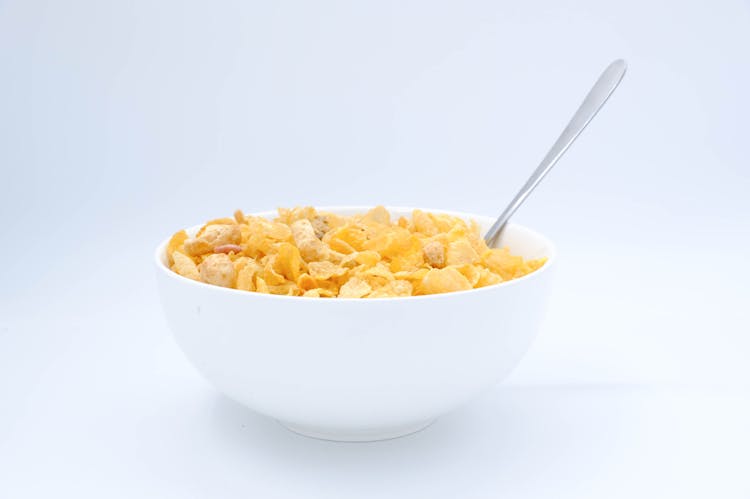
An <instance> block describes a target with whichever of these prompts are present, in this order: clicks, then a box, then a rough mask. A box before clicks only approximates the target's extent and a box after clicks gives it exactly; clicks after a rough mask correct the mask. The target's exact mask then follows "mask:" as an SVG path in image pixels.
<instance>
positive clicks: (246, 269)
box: [167, 206, 546, 298]
mask: <svg viewBox="0 0 750 499" xmlns="http://www.w3.org/2000/svg"><path fill="white" fill-rule="evenodd" d="M167 259H168V264H169V266H170V268H171V269H172V270H173V271H174V272H176V273H178V274H180V275H182V276H184V277H187V278H189V279H193V280H196V281H201V282H205V283H209V284H214V285H217V286H223V287H229V288H235V289H239V290H243V291H251V292H257V293H269V294H276V295H288V296H304V297H313V298H330V297H339V298H392V297H405V296H416V295H427V294H436V293H449V292H454V291H464V290H469V289H474V288H481V287H485V286H491V285H494V284H499V283H502V282H505V281H508V280H511V279H516V278H518V277H522V276H524V275H526V274H529V273H531V272H534V271H535V270H537V269H538V268H540V267H541V266H542V265H544V263H545V262H546V259H545V258H541V259H538V260H525V259H524V258H522V257H520V256H517V255H512V254H511V253H510V250H508V248H501V249H494V248H488V247H487V245H486V244H485V242H484V240H483V239H482V237H481V230H480V228H479V225H478V224H477V223H476V222H474V221H471V222H468V223H467V222H466V221H464V220H463V219H461V218H458V217H454V216H451V215H444V214H438V213H427V212H424V211H421V210H414V212H413V213H412V216H411V217H410V218H409V217H399V218H398V219H397V220H396V219H392V218H391V214H390V213H389V212H388V210H386V209H385V208H384V207H382V206H378V207H376V208H373V209H372V210H370V211H368V212H367V213H363V214H359V215H352V216H342V215H336V214H333V213H322V212H318V211H317V210H315V209H314V208H312V207H301V208H293V209H285V208H281V209H279V214H278V217H277V218H276V219H275V220H269V219H266V218H262V217H256V216H252V215H245V214H244V213H243V212H242V211H241V210H237V211H235V213H234V217H233V218H219V219H215V220H212V221H210V222H208V223H207V224H206V225H204V226H203V227H202V228H201V229H200V230H199V231H198V232H197V233H196V235H195V236H194V237H188V234H187V233H186V232H185V231H180V232H177V233H176V234H175V235H174V236H172V238H171V239H170V240H169V243H168V244H167Z"/></svg>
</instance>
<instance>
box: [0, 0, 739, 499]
mask: <svg viewBox="0 0 750 499" xmlns="http://www.w3.org/2000/svg"><path fill="white" fill-rule="evenodd" d="M749 26H750V13H749V9H748V6H747V4H746V3H742V2H740V1H720V2H711V3H710V5H709V4H708V3H706V2H660V3H654V2H645V1H634V2H618V3H612V2H597V1H594V0H590V1H582V2H575V4H572V3H571V4H570V5H567V6H566V5H562V4H561V3H559V2H551V1H545V0H538V1H532V2H523V3H520V2H490V1H487V0H476V1H471V0H470V1H468V2H462V3H461V4H460V6H459V4H456V3H449V2H445V3H443V2H427V1H426V0H421V1H420V0H417V1H414V2H356V3H352V2H349V3H347V2H341V3H334V2H327V1H323V2H314V3H305V2H283V1H282V2H267V3H257V4H253V3H248V2H236V3H222V4H216V3H214V4H211V5H209V4H206V3H203V2H190V1H188V2H172V1H165V2H158V3H155V2H146V1H134V2H118V3H112V2H109V3H102V2H94V1H92V0H79V1H70V2H41V1H33V0H32V1H20V0H11V1H8V0H6V1H4V2H0V67H2V68H3V74H2V78H0V169H2V170H1V173H2V177H1V178H2V181H0V227H2V228H3V231H2V236H0V237H2V240H1V241H2V244H0V260H1V261H2V262H4V266H3V274H2V278H0V463H1V464H2V466H1V467H0V497H5V496H9V497H50V496H54V497H76V498H81V497H101V496H102V495H106V496H108V497H116V496H118V495H119V496H121V497H132V496H133V495H135V494H136V493H137V494H138V495H140V496H144V497H146V496H152V497H153V496H160V497H163V496H168V497H169V496H173V497H186V496H187V497H191V496H193V497H216V496H226V497H232V496H248V495H258V496H260V497H262V496H263V495H266V496H274V497H284V496H287V497H294V496H297V497H298V496H300V495H307V496H315V495H318V496H324V497H336V496H337V495H338V496H339V497H351V496H352V495H357V496H364V497H366V496H367V495H368V494H369V495H370V496H375V495H378V494H380V495H387V496H390V497H399V496H401V497H414V496H418V495H420V493H425V494H424V495H427V493H430V492H432V494H430V495H431V496H432V497H440V496H441V495H442V496H443V497H453V496H455V495H460V494H461V493H463V495H465V496H476V497H497V496H500V495H503V494H505V495H509V496H514V497H523V496H524V495H526V496H529V497H538V496H540V495H554V496H562V497H566V496H567V497H587V496H588V497H602V496H606V497H612V496H615V497H616V496H618V495H620V496H622V497H665V496H669V495H675V496H680V497H689V496H691V495H692V496H694V497H706V496H716V497H747V495H748V493H747V478H746V475H747V473H746V470H747V468H748V465H747V464H748V461H749V460H748V455H747V449H748V432H749V431H750V430H748V425H747V423H746V422H745V421H747V419H748V407H747V405H748V390H749V389H750V388H749V385H750V382H749V379H750V363H748V362H747V359H748V358H749V357H750V334H748V331H750V318H749V317H748V314H749V312H748V307H747V305H746V304H747V301H748V295H749V294H750V291H749V286H748V284H747V283H748V282H750V263H749V262H748V258H747V247H748V244H749V243H750V230H749V227H748V226H749V225H750V224H749V222H748V220H750V202H749V201H748V195H747V193H748V192H750V190H749V188H750V168H748V160H747V151H746V149H747V148H746V142H747V117H748V116H750V102H749V100H748V94H747V91H746V89H747V88H750V52H748V51H747V47H748V46H750V29H748V27H749ZM615 57H623V58H625V59H627V60H628V62H629V68H630V69H629V72H628V75H627V76H626V77H625V80H624V81H623V84H622V85H621V87H620V88H619V89H618V91H617V92H616V94H615V95H614V96H613V98H612V100H611V101H610V102H609V103H608V104H607V106H606V108H605V109H604V110H603V111H602V113H601V114H600V115H599V116H598V117H597V118H596V120H595V121H594V122H593V123H592V125H591V127H590V129H588V130H586V132H584V134H583V135H582V137H581V138H580V139H579V141H578V142H577V143H576V145H575V146H573V148H572V149H571V151H569V153H568V154H567V155H566V157H565V158H564V159H563V160H562V162H561V163H560V164H559V165H558V166H557V167H556V169H555V171H554V172H552V173H551V175H550V177H549V178H547V179H546V180H545V181H544V183H543V184H542V185H541V186H540V187H539V189H538V190H537V191H536V192H535V193H534V194H533V196H532V198H531V199H530V200H529V202H528V204H527V205H525V206H524V207H523V208H522V209H521V210H520V211H519V213H518V214H517V216H516V220H517V221H518V222H520V223H523V224H525V225H529V226H531V227H533V228H535V229H537V230H539V231H540V232H542V233H544V234H546V235H548V236H550V237H551V238H552V239H553V240H554V241H555V242H556V243H557V245H558V249H559V251H560V257H561V259H560V267H559V269H558V270H559V272H558V273H557V276H556V284H555V288H554V290H553V295H552V303H551V307H550V311H549V314H548V317H547V320H546V323H545V326H544V328H543V329H542V331H541V335H540V337H539V338H538V341H537V342H536V343H535V344H534V346H533V347H532V350H531V351H530V353H529V355H528V356H527V357H526V358H525V360H524V362H523V363H522V364H521V366H520V367H519V369H518V370H517V371H516V372H515V373H514V375H513V376H512V378H511V380H510V381H509V383H508V384H507V385H506V388H504V389H502V388H498V389H497V390H495V391H493V392H492V393H490V394H488V396H487V397H485V398H483V399H481V400H479V401H477V402H476V403H475V404H473V405H471V406H469V407H467V408H466V409H465V410H464V411H462V412H460V413H457V414H455V415H453V416H451V418H450V419H446V420H444V421H441V422H439V423H438V424H436V425H435V426H433V427H431V428H428V429H427V430H426V431H425V432H423V433H420V434H418V435H415V436H414V437H413V438H411V439H405V440H400V441H394V442H386V443H382V444H376V446H374V447H369V446H345V445H344V446H337V445H335V444H325V443H320V442H314V441H310V440H305V439H303V438H302V437H298V436H295V435H292V434H289V433H288V432H286V431H285V430H283V429H281V428H278V427H277V426H276V425H275V424H273V423H270V422H268V421H266V420H264V419H260V418H258V417H255V416H253V415H250V414H247V413H244V412H242V411H239V410H237V409H236V407H234V406H232V405H231V404H229V403H227V402H222V401H221V399H219V398H217V396H216V395H215V392H213V391H212V390H211V389H210V388H208V387H207V386H206V385H203V384H202V382H201V381H200V379H199V377H198V376H197V374H195V373H194V372H193V371H192V369H191V368H190V367H189V366H188V364H187V362H186V361H185V360H184V359H182V357H181V354H180V352H179V351H178V349H177V348H176V347H175V345H174V344H173V343H172V341H171V339H170V338H169V335H168V332H167V331H166V327H165V324H164V322H163V320H162V318H161V315H160V313H159V310H158V304H157V298H156V292H155V286H154V282H153V276H152V269H151V261H150V256H151V250H152V248H153V247H154V245H155V244H156V243H157V242H158V241H159V240H161V239H162V238H163V237H165V236H166V235H168V233H170V232H171V231H172V230H174V229H175V228H176V227H180V226H183V225H186V224H189V223H192V222H194V221H195V220H200V219H203V218H206V217H209V216H213V215H222V214H226V213H229V212H231V211H232V210H233V209H234V208H235V207H237V206H243V207H247V208H248V209H253V210H262V209H268V208H273V207H274V206H277V205H289V204H293V203H317V204H323V203H325V204H347V203H357V204H368V203H387V204H393V205H424V206H437V207H441V206H442V207H445V208H448V209H456V210H463V211H470V212H477V213H487V214H491V213H495V212H498V211H499V210H500V209H501V207H502V205H503V204H504V203H505V202H506V200H507V199H509V198H510V196H512V194H513V193H514V192H515V190H516V189H517V188H518V186H519V185H520V184H521V183H522V182H523V180H524V179H525V177H526V176H527V175H528V173H529V172H530V171H531V169H532V168H533V167H534V166H535V165H536V163H537V161H538V159H539V158H541V156H542V155H543V154H544V151H546V149H547V147H548V146H549V144H550V143H551V142H552V140H554V138H555V137H556V136H557V134H558V133H559V131H560V129H561V128H562V127H563V125H564V123H565V122H566V121H567V119H568V117H569V115H570V114H571V113H572V112H573V110H574V109H575V107H576V106H577V104H578V101H579V99H581V98H582V97H583V95H584V93H585V90H586V89H587V88H588V87H589V85H590V84H591V83H592V82H593V81H594V79H595V78H596V76H597V74H598V73H599V72H600V71H601V69H602V68H603V67H604V66H605V65H606V64H607V63H608V62H609V61H610V60H611V59H614V58H615ZM50 255H54V257H51V256H50ZM613 319H614V320H613ZM634 385H635V386H638V387H640V388H626V387H628V386H634ZM589 386H590V387H592V388H591V389H588V388H581V387H589ZM243 425H244V427H243Z"/></svg>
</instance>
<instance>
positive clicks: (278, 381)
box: [156, 207, 555, 441]
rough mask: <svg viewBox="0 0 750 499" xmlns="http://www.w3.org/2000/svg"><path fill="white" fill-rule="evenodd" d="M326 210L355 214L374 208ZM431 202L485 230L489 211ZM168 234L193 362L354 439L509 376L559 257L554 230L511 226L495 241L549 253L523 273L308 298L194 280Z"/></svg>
mask: <svg viewBox="0 0 750 499" xmlns="http://www.w3.org/2000/svg"><path fill="white" fill-rule="evenodd" d="M321 209H322V210H324V211H328V212H333V213H339V214H344V215H350V214H354V213H363V212H365V211H367V210H368V207H329V208H321ZM389 210H390V211H391V213H392V214H394V215H396V216H398V215H409V214H410V213H411V211H412V209H411V208H389ZM428 211H433V212H441V213H448V214H451V215H456V216H460V217H462V218H464V219H467V220H468V219H474V220H476V221H477V222H479V224H480V225H481V226H482V228H483V230H486V229H487V228H488V227H489V226H490V225H491V223H492V221H493V220H492V219H491V218H489V217H484V216H479V215H472V214H467V213H454V212H447V211H442V210H428ZM256 215H258V216H266V217H273V216H274V215H275V212H265V213H258V214H256ZM166 244H167V241H164V242H163V243H162V244H161V245H159V247H158V248H157V250H156V269H157V281H158V287H159V292H160V295H161V301H162V305H163V307H164V313H165V315H166V318H167V321H168V323H169V326H170V327H171V329H172V331H173V333H174V336H175V338H176V340H177V343H178V344H179V345H180V347H181V348H182V350H183V351H184V352H185V355H187V357H188V358H189V359H190V361H191V362H192V363H193V365H194V366H195V367H196V368H197V369H198V371H200V372H201V374H203V376H205V377H206V378H207V379H208V380H209V381H210V382H211V383H212V384H213V385H214V386H215V387H216V388H217V389H218V390H219V391H221V392H223V393H224V394H226V395H227V396H228V397H230V398H232V399H234V400H236V401H238V402H240V403H242V404H244V405H245V406H247V407H249V408H251V409H253V410H255V411H257V412H260V413H263V414H266V415H268V416H270V417H272V418H276V419H277V420H279V421H280V422H281V423H282V424H284V425H285V426H287V427H288V428H289V429H291V430H293V431H295V432H298V433H302V434H304V435H308V436H313V437H318V438H325V439H331V440H349V441H368V440H381V439H386V438H393V437H397V436H401V435H406V434H409V433H413V432H415V431H417V430H420V429H422V428H424V427H426V426H427V425H429V424H430V423H431V422H432V421H433V420H434V419H435V418H436V417H438V416H440V415H441V414H444V413H446V412H448V411H450V410H452V409H455V408H457V407H458V406H460V405H462V404H464V403H465V402H467V401H468V400H470V399H471V398H472V397H475V396H476V395H477V394H478V393H480V392H482V391H483V390H486V389H487V388H489V387H491V386H492V385H493V384H495V383H497V382H498V381H499V380H501V379H502V378H504V377H505V376H507V374H508V373H509V372H510V371H511V370H512V369H513V368H514V367H515V366H516V364H518V362H519V360H520V359H521V357H522V356H523V355H524V353H525V352H526V350H527V349H528V348H529V345H530V344H531V342H532V340H533V339H534V337H535V336H536V331H537V325H538V323H539V320H540V318H541V316H542V313H543V311H544V308H545V303H546V295H547V293H546V290H547V283H548V281H549V278H550V275H551V274H550V269H551V268H552V266H553V265H554V264H555V250H554V247H553V245H552V243H551V242H550V241H549V240H547V239H546V238H545V237H543V236H541V235H540V234H538V233H536V232H534V231H532V230H530V229H527V228H525V227H522V226H519V225H509V226H508V227H506V229H505V230H504V232H503V234H502V237H501V240H500V242H499V245H500V246H505V245H507V246H509V247H510V249H511V251H512V252H513V253H515V254H519V255H521V256H523V257H525V258H539V257H542V256H546V257H547V258H548V259H549V260H548V261H547V263H546V264H545V265H544V266H543V267H542V268H540V269H539V270H537V271H536V272H533V273H531V274H529V275H526V276H524V277H521V278H519V279H515V280H512V281H508V282H505V283H502V284H498V285H494V286H488V287H485V288H480V289H475V290H469V291H460V292H455V293H445V294H438V295H427V296H414V297H405V298H372V299H371V298H364V299H342V298H302V297H289V296H275V295H267V294H262V293H252V292H247V291H239V290H235V289H228V288H222V287H219V286H212V285H209V284H204V283H200V282H196V281H193V280H190V279H187V278H185V277H182V276H180V275H178V274H176V273H174V272H172V271H171V270H170V269H169V268H168V267H167V265H166V254H165V248H166Z"/></svg>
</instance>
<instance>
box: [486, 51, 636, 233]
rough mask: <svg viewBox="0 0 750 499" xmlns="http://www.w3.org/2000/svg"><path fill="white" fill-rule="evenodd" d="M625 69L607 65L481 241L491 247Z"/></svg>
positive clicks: (620, 62) (620, 63) (621, 63)
mask: <svg viewBox="0 0 750 499" xmlns="http://www.w3.org/2000/svg"><path fill="white" fill-rule="evenodd" d="M627 67H628V65H627V64H626V63H625V61H624V60H622V59H617V60H616V61H614V62H613V63H612V64H610V65H609V66H608V67H607V69H605V70H604V72H603V73H602V75H601V76H600V77H599V79H598V80H597V81H596V83H595V84H594V86H593V87H592V88H591V90H590V91H589V94H588V95H587V96H586V98H585V99H584V100H583V103H582V104H581V106H580V107H579V108H578V111H576V114H574V115H573V118H572V119H571V120H570V123H568V126H566V127H565V130H563V132H562V133H561V134H560V137H559V138H558V139H557V141H556V142H555V143H554V144H553V145H552V148H551V149H550V150H549V152H548V153H547V155H546V156H545V157H544V159H543V160H542V162H541V163H540V164H539V166H537V168H536V170H534V173H532V174H531V177H529V180H527V181H526V183H525V184H524V186H523V187H521V190H520V191H518V194H516V197H514V198H513V201H511V202H510V204H509V205H508V207H507V208H505V211H503V213H502V214H501V215H500V216H499V217H498V218H497V220H496V221H495V223H494V224H492V227H490V230H488V231H487V234H485V235H484V240H485V241H486V242H487V245H488V246H490V247H492V245H493V243H494V242H495V239H497V236H498V235H500V232H502V230H503V228H504V227H505V224H506V223H508V220H509V219H510V217H512V216H513V213H515V212H516V210H517V209H518V207H519V206H521V204H523V202H524V201H525V200H526V198H527V197H528V196H529V194H531V191H533V190H534V188H535V187H536V186H537V185H539V182H541V181H542V179H543V178H544V176H545V175H547V173H548V172H549V171H550V170H551V169H552V167H553V166H555V163H557V161H558V160H559V159H560V158H561V157H562V155H563V154H565V151H567V150H568V148H569V147H570V145H571V144H572V143H573V142H575V140H576V138H578V136H579V135H580V134H581V132H582V131H583V129H584V128H586V125H588V124H589V122H590V121H591V120H592V119H594V116H596V113H598V112H599V109H601V108H602V106H604V103H605V102H607V99H609V96H610V95H612V92H614V91H615V89H616V88H617V85H619V84H620V81H621V80H622V77H623V76H625V70H626V69H627Z"/></svg>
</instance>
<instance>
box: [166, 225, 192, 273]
mask: <svg viewBox="0 0 750 499" xmlns="http://www.w3.org/2000/svg"><path fill="white" fill-rule="evenodd" d="M187 238H188V235H187V232H185V231H184V230H181V231H179V232H176V233H175V234H174V235H173V236H172V238H171V239H170V240H169V243H167V257H168V258H169V265H172V264H173V263H174V259H173V258H172V253H174V252H175V251H179V252H180V253H184V252H185V241H186V240H187Z"/></svg>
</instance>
